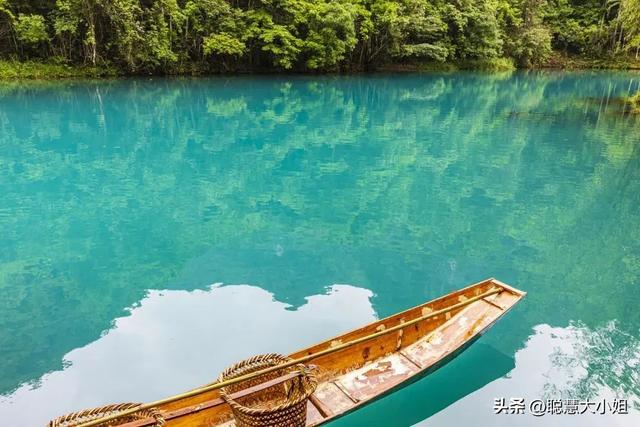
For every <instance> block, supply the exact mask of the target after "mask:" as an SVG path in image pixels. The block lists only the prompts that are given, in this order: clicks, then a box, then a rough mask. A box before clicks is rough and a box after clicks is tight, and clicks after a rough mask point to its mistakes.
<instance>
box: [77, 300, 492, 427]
mask: <svg viewBox="0 0 640 427" xmlns="http://www.w3.org/2000/svg"><path fill="white" fill-rule="evenodd" d="M502 291H504V289H503V288H493V289H491V290H489V291H487V292H485V293H482V294H480V295H477V296H475V297H471V298H469V299H467V300H465V301H462V302H459V303H457V304H454V305H451V306H449V307H447V308H443V309H441V310H436V311H433V312H431V313H429V314H426V315H424V316H420V317H417V318H415V319H413V320H409V321H408V322H404V323H400V324H399V325H396V326H393V327H391V328H387V329H385V330H383V331H379V332H376V333H373V334H370V335H367V336H364V337H361V338H357V339H355V340H353V341H349V342H347V343H344V344H340V345H337V346H335V347H330V348H327V349H325V350H322V351H319V352H317V353H313V354H309V355H307V356H303V357H300V358H299V359H295V360H291V361H290V362H286V363H284V364H282V365H278V366H273V367H270V368H266V369H262V370H260V371H256V372H252V373H249V374H246V375H242V376H239V377H235V378H232V379H229V380H226V381H222V382H220V381H218V382H215V383H213V384H210V385H207V386H204V387H200V388H196V389H193V390H190V391H187V392H185V393H181V394H177V395H175V396H170V397H166V398H164V399H160V400H156V401H155V402H150V403H146V404H143V405H139V406H137V407H134V408H130V409H126V410H124V411H122V412H120V413H116V414H112V415H107V416H105V417H102V418H100V419H97V420H90V421H87V422H84V423H83V424H80V425H78V426H77V427H94V426H98V425H100V424H102V423H104V422H107V421H112V420H115V419H117V418H120V417H124V416H126V415H131V414H133V413H135V412H138V411H141V410H145V409H150V408H153V407H156V406H160V405H164V404H167V403H171V402H175V401H176V400H180V399H185V398H188V397H192V396H196V395H198V394H202V393H205V392H208V391H212V390H217V389H219V388H222V387H226V386H230V385H233V384H237V383H240V382H242V381H247V380H250V379H253V378H256V377H258V376H261V375H264V374H268V373H271V372H274V371H277V370H279V369H284V368H288V367H291V366H294V365H297V364H300V363H305V362H308V361H309V360H312V359H315V358H317V357H321V356H326V355H327V354H331V353H335V352H338V351H341V350H344V349H346V348H348V347H351V346H353V345H356V344H360V343H363V342H366V341H370V340H372V339H375V338H378V337H380V336H383V335H386V334H389V333H391V332H395V331H398V330H400V329H404V328H406V327H407V326H411V325H414V324H416V323H419V322H422V321H423V320H427V319H430V318H432V317H436V316H439V315H441V314H444V313H448V312H450V311H453V310H456V309H458V308H461V307H464V306H467V305H469V304H472V303H474V302H476V301H478V300H481V299H482V298H486V297H488V296H491V295H494V294H498V293H500V292H502ZM256 357H259V356H256Z"/></svg>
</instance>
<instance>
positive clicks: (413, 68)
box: [0, 53, 640, 81]
mask: <svg viewBox="0 0 640 427" xmlns="http://www.w3.org/2000/svg"><path fill="white" fill-rule="evenodd" d="M516 69H517V67H516V64H515V63H514V61H513V60H512V59H509V58H494V59H489V60H476V61H458V62H445V63H442V62H403V63H388V64H383V65H380V66H378V67H376V68H374V69H372V70H369V71H373V72H433V71H439V72H455V71H458V70H476V71H491V72H503V71H513V70H516ZM535 69H559V70H588V69H611V70H640V60H637V59H635V58H632V57H626V56H620V57H613V58H586V57H577V56H568V55H563V54H561V53H555V54H554V55H552V56H551V57H550V59H549V60H548V61H546V62H545V63H544V64H542V65H541V66H540V67H536V68H535ZM361 71H362V70H347V71H344V72H346V73H353V72H361ZM277 72H278V71H277V70H248V69H247V70H245V69H241V70H233V71H227V72H221V71H215V70H213V69H207V68H206V67H204V66H202V64H195V63H194V64H189V65H188V66H187V67H184V68H182V69H180V70H175V71H174V72H172V73H163V74H160V73H159V74H156V75H178V76H201V75H217V74H259V73H277ZM132 75H135V74H131V73H127V72H126V71H124V70H120V69H118V68H117V67H114V66H112V65H102V66H96V67H92V66H77V65H69V64H59V63H49V62H37V61H26V62H21V61H7V60H0V81H7V80H47V79H66V78H104V77H118V76H121V77H125V76H132Z"/></svg>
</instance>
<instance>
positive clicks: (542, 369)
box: [419, 322, 640, 427]
mask: <svg viewBox="0 0 640 427" xmlns="http://www.w3.org/2000/svg"><path fill="white" fill-rule="evenodd" d="M515 363H516V367H515V369H513V370H512V371H511V372H509V374H508V375H507V376H506V377H505V378H501V379H499V380H496V381H493V382H492V383H490V384H489V385H487V386H485V387H483V388H482V389H480V390H478V391H476V392H475V393H473V394H471V395H469V396H467V397H465V398H464V399H461V400H459V401H457V402H456V403H454V404H453V405H451V406H449V407H448V408H446V409H445V410H443V411H441V412H439V413H438V414H436V415H435V416H433V417H431V418H429V419H428V420H426V421H425V422H424V423H421V424H419V425H424V426H425V427H426V426H430V427H431V426H450V425H452V422H453V423H454V424H455V425H472V424H475V425H491V426H513V425H522V426H530V425H544V426H602V425H608V426H632V425H638V424H639V423H640V340H638V339H637V338H635V337H634V336H632V335H629V334H627V333H625V332H624V331H621V330H620V329H619V328H618V327H617V326H616V323H615V322H610V323H608V324H606V325H603V326H602V327H599V328H597V329H595V330H594V329H590V328H588V327H586V326H584V325H582V324H579V323H577V324H573V325H571V326H569V327H566V328H560V327H551V326H549V325H539V326H536V327H535V330H534V333H533V335H532V336H531V337H530V338H529V339H528V341H527V342H526V345H525V347H524V348H523V349H521V350H519V351H518V352H517V353H516V355H515ZM478 369H481V368H480V367H478ZM495 397H505V398H506V399H507V401H508V400H509V398H510V397H523V398H525V401H526V402H531V401H532V400H533V399H544V400H546V399H578V400H587V399H589V400H591V401H594V402H599V401H601V400H602V399H606V400H607V401H608V402H612V400H613V399H614V398H621V399H627V400H628V402H629V414H628V415H623V414H611V411H607V413H606V414H604V415H601V414H598V415H590V414H585V415H544V416H542V417H535V416H532V415H530V414H526V415H507V414H500V415H495V414H494V412H493V399H494V398H495ZM527 412H528V411H527Z"/></svg>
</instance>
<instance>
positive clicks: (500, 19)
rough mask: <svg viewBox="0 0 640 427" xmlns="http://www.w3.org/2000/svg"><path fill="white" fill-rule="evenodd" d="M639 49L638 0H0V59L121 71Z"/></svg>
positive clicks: (355, 64) (530, 62)
mask: <svg viewBox="0 0 640 427" xmlns="http://www.w3.org/2000/svg"><path fill="white" fill-rule="evenodd" d="M554 48H555V49H556V50H560V51H563V52H566V53H573V54H578V55H589V56H600V57H601V56H605V55H613V54H620V53H625V52H631V54H635V55H636V56H637V53H638V50H640V0H0V55H2V57H4V58H5V59H7V58H8V59H13V60H21V61H23V60H33V59H35V60H43V59H46V60H51V61H53V62H57V63H67V64H83V65H92V66H96V65H102V64H105V63H109V64H112V65H114V66H116V67H118V68H120V69H122V70H125V71H127V72H180V71H182V72H184V71H189V70H194V71H195V70H223V71H224V70H234V69H253V70H255V69H294V70H336V69H368V68H371V67H374V66H377V65H379V64H384V63H388V62H412V61H413V62H415V61H420V62H424V61H434V62H456V61H478V60H480V61H486V60H489V61H490V60H495V59H497V58H509V59H512V60H513V61H514V62H516V63H517V64H519V65H520V66H526V67H528V66H535V65H536V64H540V63H542V62H544V61H545V60H546V59H547V58H548V57H549V55H550V54H551V53H552V49H554Z"/></svg>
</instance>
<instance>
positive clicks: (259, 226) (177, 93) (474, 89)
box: [0, 72, 640, 426]
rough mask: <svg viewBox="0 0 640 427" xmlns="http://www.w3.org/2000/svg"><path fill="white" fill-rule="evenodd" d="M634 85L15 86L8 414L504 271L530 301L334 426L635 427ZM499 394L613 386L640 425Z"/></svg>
mask: <svg viewBox="0 0 640 427" xmlns="http://www.w3.org/2000/svg"><path fill="white" fill-rule="evenodd" d="M639 84H640V75H638V74H631V73H613V72H601V73H586V72H585V73H528V74H526V73H514V74H508V75H488V74H478V73H458V74H445V75H438V74H429V75H371V76H367V75H363V76H352V77H297V76H287V77H274V76H267V77H233V78H211V79H194V80H191V79H176V80H173V79H131V80H115V81H103V82H77V81H70V82H61V83H24V84H4V85H1V86H0V194H1V197H0V230H1V232H0V360H2V369H1V370H0V419H3V420H5V421H7V422H8V425H12V426H20V425H38V424H43V423H44V422H45V421H46V420H47V419H49V418H50V417H53V416H55V415H58V414H60V413H64V412H67V411H71V410H75V409H81V408H84V407H87V406H94V405H101V404H105V403H112V402H119V401H144V400H152V399H155V398H160V397H163V396H165V395H169V394H174V393H177V392H179V391H182V390H185V389H188V388H190V387H194V386H198V385H201V384H203V383H207V382H210V381H211V380H213V379H214V378H215V377H216V376H217V374H218V373H219V371H220V370H221V369H222V368H224V367H225V366H226V365H228V364H229V363H232V362H233V361H235V360H238V359H240V358H242V357H245V356H249V355H252V354H255V353H264V352H272V351H281V352H286V351H291V350H295V349H296V348H299V347H302V346H303V345H306V344H310V343H313V342H315V341H318V340H321V339H325V338H328V337H330V336H332V335H335V334H336V333H339V332H342V331H344V330H347V329H350V328H353V327H356V326H358V325H360V324H363V323H366V322H369V321H371V320H372V319H374V318H376V317H382V316H387V315H390V314H392V313H394V312H396V311H398V310H401V309H405V308H407V307H410V306H413V305H416V304H419V303H421V302H423V301H425V300H427V299H430V298H433V297H437V296H440V295H442V294H444V293H447V292H450V291H452V290H454V289H457V288H460V287H462V286H465V285H467V284H469V283H472V282H476V281H478V280H481V279H484V278H486V277H489V276H494V277H497V278H499V279H500V280H502V281H505V282H507V283H510V284H512V285H514V286H517V287H519V288H521V289H524V290H526V291H527V292H528V296H527V298H526V300H525V301H524V302H523V303H522V304H520V305H519V306H518V307H517V309H515V310H514V311H513V312H512V313H511V314H509V315H508V316H507V317H505V318H504V319H503V320H502V321H501V322H500V323H498V324H497V325H496V327H494V328H493V329H492V330H491V331H490V332H489V333H488V334H486V335H485V336H483V337H482V338H481V339H480V340H479V341H478V342H477V343H476V344H474V345H473V346H472V347H471V348H470V349H469V350H468V351H467V352H465V353H464V354H463V355H462V356H460V357H459V358H458V359H456V360H455V361H454V362H452V363H451V364H450V365H448V366H447V367H445V368H443V369H442V370H440V371H438V373H436V374H434V375H433V376H431V377H428V378H427V379H425V380H422V381H420V382H418V383H416V384H414V385H412V386H410V387H408V388H406V389H404V390H403V391H401V392H398V393H396V394H394V395H391V396H389V397H387V398H385V399H383V400H381V401H379V402H377V403H376V404H374V405H371V406H369V407H367V408H366V409H363V410H361V411H359V412H357V413H354V414H352V415H349V416H347V417H345V418H344V419H342V420H340V421H338V422H336V423H335V425H336V426H351V425H375V426H378V425H379V426H388V425H392V426H393V425H397V426H406V425H412V424H415V423H420V422H423V421H425V420H426V421H425V422H426V423H428V424H429V425H447V424H448V425H455V424H459V423H463V422H469V423H470V422H475V423H476V424H481V425H514V424H517V425H534V424H536V425H537V424H540V423H546V424H545V425H556V424H553V423H560V422H562V425H569V424H573V425H581V426H582V425H601V423H602V422H605V421H606V422H610V423H614V422H615V423H617V424H618V425H623V426H626V425H637V424H636V423H637V422H638V419H639V417H640V374H639V372H640V310H639V306H640V217H639V216H638V213H639V207H640V141H639V140H640V133H639V132H638V124H639V122H638V120H637V119H636V118H635V117H633V116H628V115H623V114H621V112H620V110H621V108H620V105H619V103H618V102H617V101H616V97H618V96H621V95H626V94H627V93H629V91H630V90H631V91H633V90H635V89H637V88H638V85H639ZM496 397H506V398H507V400H508V399H509V398H510V397H525V398H527V399H528V400H530V399H533V398H538V397H540V398H567V397H571V398H577V399H592V400H597V399H602V398H613V397H619V398H625V399H628V402H629V405H630V411H629V412H630V414H629V415H625V416H622V415H621V416H611V417H609V416H608V415H605V416H589V415H583V416H573V417H559V416H556V418H550V417H552V416H547V417H540V418H536V417H532V416H529V415H522V416H506V417H505V416H497V415H494V414H493V410H492V408H493V403H494V398H496ZM559 420H562V421H559ZM603 420H604V421H603ZM558 425H560V424H558Z"/></svg>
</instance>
